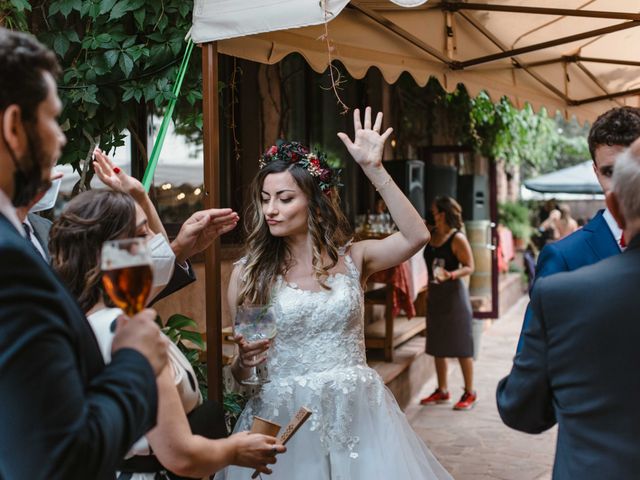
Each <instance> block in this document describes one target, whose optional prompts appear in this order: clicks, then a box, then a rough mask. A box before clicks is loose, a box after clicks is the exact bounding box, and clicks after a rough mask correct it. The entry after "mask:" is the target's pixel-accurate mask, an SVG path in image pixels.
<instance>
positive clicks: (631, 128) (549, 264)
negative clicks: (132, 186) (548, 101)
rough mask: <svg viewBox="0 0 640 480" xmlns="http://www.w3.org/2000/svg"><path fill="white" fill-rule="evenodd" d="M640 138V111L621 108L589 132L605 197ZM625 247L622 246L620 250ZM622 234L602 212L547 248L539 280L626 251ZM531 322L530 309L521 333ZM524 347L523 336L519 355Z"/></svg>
mask: <svg viewBox="0 0 640 480" xmlns="http://www.w3.org/2000/svg"><path fill="white" fill-rule="evenodd" d="M637 138H640V109H639V108H635V107H620V108H614V109H612V110H609V111H607V112H605V113H603V114H602V115H600V116H599V117H598V118H597V119H596V121H595V122H594V123H593V126H592V127H591V130H590V131H589V151H590V152H591V158H592V160H593V170H594V172H595V174H596V177H597V179H598V182H599V183H600V186H601V187H602V191H603V192H604V193H605V194H606V193H607V192H608V191H609V189H610V185H611V175H612V173H613V164H614V162H615V159H616V157H617V155H619V154H620V153H622V152H623V151H624V150H625V148H627V147H628V146H629V145H631V143H633V141H634V140H636V139H637ZM621 244H622V246H621ZM624 244H625V242H624V239H623V238H622V230H620V228H619V227H618V225H616V222H615V220H614V219H613V217H612V216H611V212H609V210H608V209H605V210H601V211H599V212H598V213H597V214H596V215H595V216H594V217H593V218H592V219H591V220H590V221H589V223H587V224H586V225H585V226H584V227H582V228H581V229H579V230H576V231H575V232H573V233H572V234H571V235H569V236H567V237H565V238H563V239H562V240H559V241H557V242H553V243H549V244H547V245H546V246H545V247H544V248H543V249H542V251H541V252H540V255H539V257H538V262H537V265H536V275H535V278H536V280H537V279H539V278H542V277H547V276H549V275H553V274H555V273H558V272H570V271H572V270H576V269H578V268H580V267H584V266H585V265H591V264H594V263H596V262H599V261H600V260H603V259H605V258H608V257H610V256H612V255H616V254H618V253H620V251H621V249H622V248H624ZM530 318H531V308H530V306H529V307H527V311H526V313H525V317H524V322H523V326H522V329H523V330H524V329H525V328H526V327H527V324H528V323H529V320H530ZM521 347H522V336H521V337H520V340H519V342H518V351H520V348H521Z"/></svg>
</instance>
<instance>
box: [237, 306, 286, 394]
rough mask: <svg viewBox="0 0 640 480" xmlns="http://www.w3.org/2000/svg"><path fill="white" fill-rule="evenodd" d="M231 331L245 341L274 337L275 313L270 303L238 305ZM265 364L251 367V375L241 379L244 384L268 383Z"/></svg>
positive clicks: (275, 331)
mask: <svg viewBox="0 0 640 480" xmlns="http://www.w3.org/2000/svg"><path fill="white" fill-rule="evenodd" d="M233 332H234V333H235V334H236V335H242V336H243V337H244V339H245V340H246V341H247V342H257V341H258V340H265V339H268V340H272V339H273V338H275V336H276V333H277V330H276V315H275V312H274V310H273V307H272V306H271V305H238V310H237V312H236V318H235V320H234V323H233ZM269 382H270V380H269V375H268V372H267V367H266V365H261V366H260V368H259V369H257V368H256V367H253V369H252V373H251V376H250V377H249V378H247V379H245V380H242V382H241V383H242V384H244V385H263V384H265V383H269Z"/></svg>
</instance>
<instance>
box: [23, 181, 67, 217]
mask: <svg viewBox="0 0 640 480" xmlns="http://www.w3.org/2000/svg"><path fill="white" fill-rule="evenodd" d="M61 183H62V179H61V178H58V179H56V180H54V181H53V182H51V186H50V187H49V190H47V193H45V194H44V197H42V198H41V199H40V201H39V202H38V203H36V204H35V205H34V206H33V207H31V209H30V210H29V211H30V212H31V213H35V212H41V211H43V210H49V209H50V208H53V207H54V206H55V205H56V200H57V199H58V192H59V191H60V184H61Z"/></svg>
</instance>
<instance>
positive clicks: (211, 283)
mask: <svg viewBox="0 0 640 480" xmlns="http://www.w3.org/2000/svg"><path fill="white" fill-rule="evenodd" d="M202 114H203V118H202V120H203V136H204V139H203V143H204V205H205V208H217V207H219V206H220V137H219V135H220V130H219V121H220V119H219V117H218V46H217V44H216V43H215V42H213V43H206V44H204V45H203V46H202ZM204 258H205V270H204V271H205V301H206V308H205V312H206V326H207V379H208V383H209V390H208V392H209V398H210V399H212V400H217V401H219V402H220V403H222V324H221V319H222V303H221V301H222V299H221V293H220V240H219V239H217V240H216V241H215V242H214V243H213V245H211V247H209V248H208V249H207V250H206V251H205V255H204Z"/></svg>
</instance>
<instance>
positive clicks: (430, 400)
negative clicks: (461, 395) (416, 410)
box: [420, 388, 451, 405]
mask: <svg viewBox="0 0 640 480" xmlns="http://www.w3.org/2000/svg"><path fill="white" fill-rule="evenodd" d="M450 400H451V396H450V395H449V392H443V391H442V390H440V389H439V388H436V389H435V391H434V392H433V393H432V394H431V395H429V396H428V397H425V398H423V399H422V400H420V405H435V404H436V403H438V404H440V403H449V402H450Z"/></svg>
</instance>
